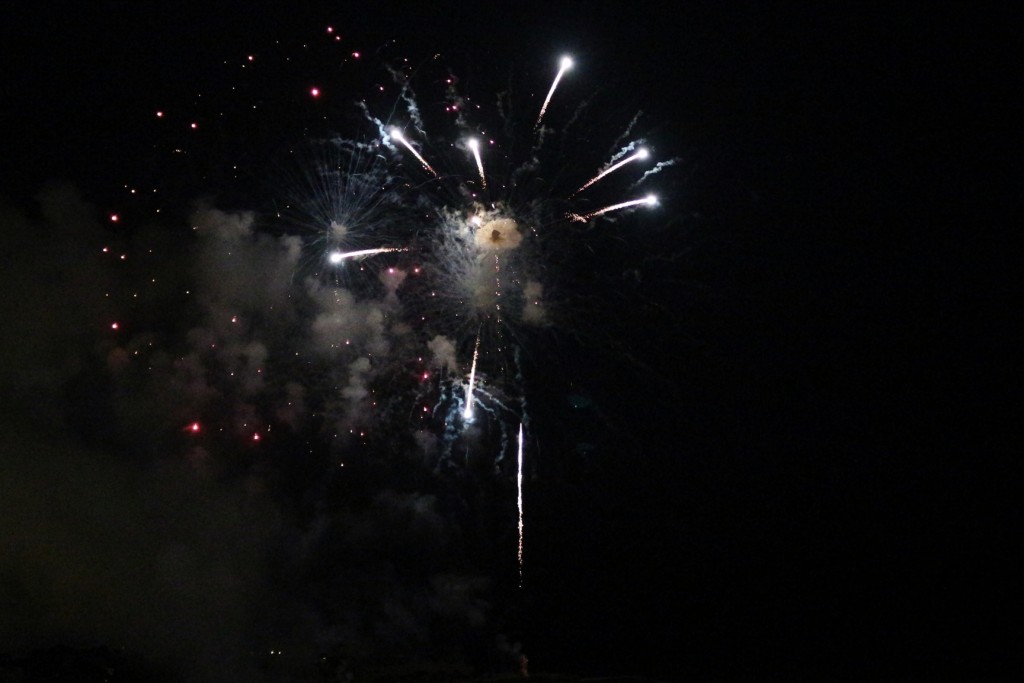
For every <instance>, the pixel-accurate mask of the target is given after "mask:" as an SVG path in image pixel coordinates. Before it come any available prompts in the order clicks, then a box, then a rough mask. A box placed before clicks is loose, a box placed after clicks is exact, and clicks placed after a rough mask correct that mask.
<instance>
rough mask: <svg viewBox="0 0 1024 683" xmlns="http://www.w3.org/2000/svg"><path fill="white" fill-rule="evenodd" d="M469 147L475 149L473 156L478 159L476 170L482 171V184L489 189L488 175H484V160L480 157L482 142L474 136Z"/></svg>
mask: <svg viewBox="0 0 1024 683" xmlns="http://www.w3.org/2000/svg"><path fill="white" fill-rule="evenodd" d="M469 148H470V149H471V150H472V151H473V158H474V159H476V170H478V171H479V172H480V184H481V185H483V188H484V189H485V190H486V189H487V177H486V176H484V162H483V161H482V160H481V159H480V142H479V141H478V140H477V139H476V138H473V139H471V140H470V141H469Z"/></svg>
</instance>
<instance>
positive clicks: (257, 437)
mask: <svg viewBox="0 0 1024 683" xmlns="http://www.w3.org/2000/svg"><path fill="white" fill-rule="evenodd" d="M252 440H253V441H259V440H260V435H259V434H258V433H257V434H253V435H252Z"/></svg>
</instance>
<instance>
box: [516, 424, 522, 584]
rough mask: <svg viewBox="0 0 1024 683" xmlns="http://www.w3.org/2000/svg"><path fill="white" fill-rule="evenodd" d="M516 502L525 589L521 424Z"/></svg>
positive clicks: (520, 577) (520, 564)
mask: <svg viewBox="0 0 1024 683" xmlns="http://www.w3.org/2000/svg"><path fill="white" fill-rule="evenodd" d="M516 489H517V496H516V502H517V503H518V504H519V587H520V588H522V587H523V423H522V422H520V423H519V461H518V469H517V470H516Z"/></svg>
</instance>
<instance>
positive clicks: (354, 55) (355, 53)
mask: <svg viewBox="0 0 1024 683" xmlns="http://www.w3.org/2000/svg"><path fill="white" fill-rule="evenodd" d="M352 57H354V58H355V59H359V57H360V55H359V53H358V52H353V53H352Z"/></svg>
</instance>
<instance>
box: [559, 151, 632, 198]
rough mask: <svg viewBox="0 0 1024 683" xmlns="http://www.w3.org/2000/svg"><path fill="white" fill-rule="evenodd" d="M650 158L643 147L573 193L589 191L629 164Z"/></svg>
mask: <svg viewBox="0 0 1024 683" xmlns="http://www.w3.org/2000/svg"><path fill="white" fill-rule="evenodd" d="M648 156H650V155H649V154H648V152H647V150H646V149H644V148H643V147H641V148H640V149H638V150H637V151H636V153H635V154H631V155H629V156H628V157H626V158H625V159H623V160H622V161H620V162H619V163H617V164H615V165H614V166H609V167H608V168H606V169H605V170H603V171H601V172H600V173H598V174H597V175H596V176H594V177H593V178H591V179H590V180H588V181H587V182H586V183H584V184H583V186H582V187H580V189H578V190H576V191H575V192H573V194H574V195H576V194H579V193H580V192H583V190H585V189H587V188H588V187H590V186H591V185H593V184H594V183H596V182H597V181H598V180H600V179H601V178H604V177H605V176H606V175H608V174H609V173H612V172H614V171H617V170H619V169H620V168H622V167H623V166H625V165H626V164H628V163H629V162H631V161H636V160H637V159H646V158H647V157H648Z"/></svg>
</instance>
